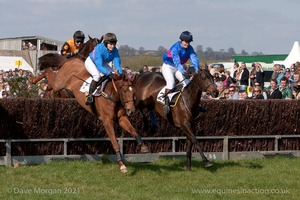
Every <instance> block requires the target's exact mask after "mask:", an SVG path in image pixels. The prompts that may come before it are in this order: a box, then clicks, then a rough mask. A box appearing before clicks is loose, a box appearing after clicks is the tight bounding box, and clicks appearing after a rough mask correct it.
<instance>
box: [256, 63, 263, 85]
mask: <svg viewBox="0 0 300 200" xmlns="http://www.w3.org/2000/svg"><path fill="white" fill-rule="evenodd" d="M255 78H256V81H255V82H257V83H259V84H260V87H261V88H262V89H263V88H264V84H265V81H264V80H265V74H264V70H263V68H262V66H261V64H260V63H255Z"/></svg>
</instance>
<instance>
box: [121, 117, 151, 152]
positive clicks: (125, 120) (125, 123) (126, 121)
mask: <svg viewBox="0 0 300 200" xmlns="http://www.w3.org/2000/svg"><path fill="white" fill-rule="evenodd" d="M119 125H120V126H121V127H122V128H123V129H124V130H126V131H127V132H129V133H130V135H131V136H132V137H134V138H135V140H136V142H137V149H139V148H140V149H141V153H148V152H149V149H148V147H147V146H146V145H145V144H144V142H143V140H142V138H141V136H140V135H139V134H138V133H137V131H136V130H135V128H134V127H133V126H132V124H131V123H130V121H129V119H128V116H127V115H121V116H120V117H119Z"/></svg>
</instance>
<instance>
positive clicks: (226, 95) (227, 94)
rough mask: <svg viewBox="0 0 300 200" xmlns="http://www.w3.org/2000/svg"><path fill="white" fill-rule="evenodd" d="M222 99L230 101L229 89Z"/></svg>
mask: <svg viewBox="0 0 300 200" xmlns="http://www.w3.org/2000/svg"><path fill="white" fill-rule="evenodd" d="M220 99H229V89H225V90H224V96H223V97H220Z"/></svg>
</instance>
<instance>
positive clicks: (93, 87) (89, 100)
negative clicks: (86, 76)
mask: <svg viewBox="0 0 300 200" xmlns="http://www.w3.org/2000/svg"><path fill="white" fill-rule="evenodd" d="M97 85H98V82H96V81H94V80H92V82H91V85H90V89H89V94H88V96H87V97H86V100H85V105H91V104H92V103H93V101H94V98H93V92H94V91H95V90H96V87H97Z"/></svg>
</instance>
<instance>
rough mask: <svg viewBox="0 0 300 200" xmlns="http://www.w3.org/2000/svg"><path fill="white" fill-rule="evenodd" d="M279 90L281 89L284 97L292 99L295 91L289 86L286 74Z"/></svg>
mask: <svg viewBox="0 0 300 200" xmlns="http://www.w3.org/2000/svg"><path fill="white" fill-rule="evenodd" d="M279 90H280V91H281V94H282V99H292V97H293V91H292V90H291V88H289V86H288V79H287V78H286V77H285V76H284V77H282V79H281V80H280V87H279Z"/></svg>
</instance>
